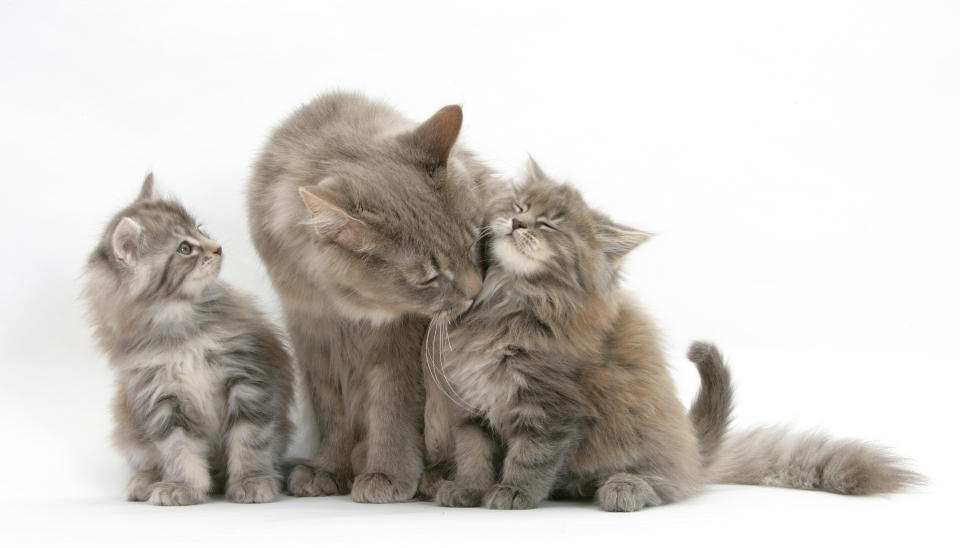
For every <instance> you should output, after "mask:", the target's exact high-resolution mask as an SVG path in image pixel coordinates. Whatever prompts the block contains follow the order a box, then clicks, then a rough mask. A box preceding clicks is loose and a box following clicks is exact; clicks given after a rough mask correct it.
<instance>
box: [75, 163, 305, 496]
mask: <svg viewBox="0 0 960 548" xmlns="http://www.w3.org/2000/svg"><path fill="white" fill-rule="evenodd" d="M221 260H222V250H221V247H220V244H218V243H217V242H215V241H214V240H212V239H210V237H209V236H207V235H206V234H204V233H203V232H202V231H201V230H200V229H199V228H198V227H197V223H196V221H194V220H193V218H192V217H191V216H190V215H189V214H188V213H187V212H186V211H185V210H184V209H183V207H182V206H181V205H180V204H179V203H176V202H173V201H169V200H163V199H160V198H158V197H157V195H156V194H155V192H154V185H153V175H152V174H151V175H148V176H147V178H146V180H145V181H144V183H143V187H142V189H141V192H140V195H139V197H138V198H137V200H136V201H135V202H134V203H133V204H132V205H130V206H128V207H126V208H125V209H124V210H123V211H121V212H120V213H118V214H117V215H116V216H115V217H114V218H113V220H111V221H110V223H109V224H108V225H107V229H106V231H105V232H104V234H103V237H102V239H101V241H100V243H99V244H98V245H97V248H96V249H95V250H94V252H93V253H92V254H91V256H90V259H89V261H88V264H87V271H86V285H85V287H84V296H85V298H86V300H87V304H88V305H89V310H90V316H91V318H92V321H93V324H94V326H95V329H96V338H97V341H98V343H99V345H100V347H101V348H102V349H103V351H104V352H105V353H106V354H107V356H108V357H109V359H110V364H111V365H112V366H113V367H114V369H115V370H116V374H117V392H116V396H115V399H114V405H113V411H114V418H115V421H116V429H115V431H114V441H115V442H116V445H117V447H118V448H119V449H120V451H121V452H122V453H123V454H124V456H125V457H126V458H127V460H128V461H129V463H130V465H131V466H132V467H133V469H134V476H133V479H132V480H131V481H130V484H129V487H128V490H127V497H128V499H129V500H133V501H142V500H148V501H150V502H151V503H153V504H159V505H165V506H179V505H184V504H196V503H199V502H202V501H203V500H204V498H205V497H206V495H207V494H208V493H211V492H221V491H222V490H223V489H224V488H225V489H226V494H227V497H229V498H230V499H231V500H233V501H234V502H246V503H252V502H269V501H272V500H274V499H275V498H276V497H277V495H278V493H279V489H280V481H279V479H280V470H279V459H280V457H282V455H283V453H284V451H285V450H286V447H287V442H288V439H289V437H290V430H291V424H290V421H289V419H288V413H289V408H290V404H291V401H292V399H291V398H292V382H293V380H292V367H291V364H290V358H289V355H288V354H287V351H286V349H285V348H284V345H283V343H282V342H281V339H280V337H279V335H278V333H277V330H276V329H275V328H274V326H272V325H271V324H270V323H269V322H268V321H267V320H266V319H265V318H264V316H263V314H261V313H260V311H259V310H257V308H256V307H255V306H254V303H253V301H252V299H251V298H250V297H248V296H246V295H244V294H242V293H239V292H237V291H235V290H233V289H232V288H230V287H229V286H227V285H226V284H225V283H223V282H220V281H218V280H217V276H218V274H219V272H220V264H221Z"/></svg>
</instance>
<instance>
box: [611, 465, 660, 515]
mask: <svg viewBox="0 0 960 548" xmlns="http://www.w3.org/2000/svg"><path fill="white" fill-rule="evenodd" d="M596 498H597V504H599V505H600V509H602V510H604V511H607V512H636V511H638V510H641V509H643V508H644V507H646V506H656V505H658V504H660V503H661V500H660V496H659V495H657V492H656V491H654V489H653V487H651V486H650V484H649V483H648V482H647V481H646V480H645V479H643V478H641V477H638V476H635V475H633V474H615V475H614V476H612V477H611V478H610V479H608V480H607V481H606V482H604V484H603V485H601V486H600V488H599V489H597V495H596Z"/></svg>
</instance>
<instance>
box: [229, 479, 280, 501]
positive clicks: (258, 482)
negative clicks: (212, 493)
mask: <svg viewBox="0 0 960 548" xmlns="http://www.w3.org/2000/svg"><path fill="white" fill-rule="evenodd" d="M279 494H280V482H279V481H277V479H276V478H273V477H271V476H250V477H246V478H242V479H239V480H237V481H233V480H231V481H228V482H227V497H228V498H229V499H230V500H232V501H233V502H239V503H243V504H255V503H260V502H272V501H274V500H276V498H277V496H278V495H279Z"/></svg>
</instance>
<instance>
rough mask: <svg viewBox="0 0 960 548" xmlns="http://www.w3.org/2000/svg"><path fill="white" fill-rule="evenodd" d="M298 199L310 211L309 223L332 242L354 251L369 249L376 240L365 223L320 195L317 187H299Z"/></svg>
mask: <svg viewBox="0 0 960 548" xmlns="http://www.w3.org/2000/svg"><path fill="white" fill-rule="evenodd" d="M299 191H300V199H302V200H303V203H304V205H306V206H307V209H308V210H309V211H310V216H311V219H310V221H309V223H310V224H312V225H313V226H314V228H316V230H317V232H318V233H319V234H320V235H321V236H324V237H326V238H327V239H329V240H330V241H332V242H336V243H338V244H340V245H342V246H344V247H346V248H349V249H352V250H354V251H369V250H371V249H372V248H373V246H374V243H375V242H376V237H375V233H374V232H373V230H372V229H371V228H370V227H369V226H367V224H366V223H364V222H363V221H361V220H360V219H357V218H356V217H353V216H352V215H350V214H349V213H347V211H345V210H344V209H343V208H341V207H339V206H337V205H336V204H335V203H334V202H333V200H330V199H328V198H324V197H321V192H320V191H319V190H318V189H314V190H313V191H311V190H307V188H306V187H300V188H299Z"/></svg>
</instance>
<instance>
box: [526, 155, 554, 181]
mask: <svg viewBox="0 0 960 548" xmlns="http://www.w3.org/2000/svg"><path fill="white" fill-rule="evenodd" d="M547 179H549V177H547V174H546V173H544V172H543V170H542V169H540V164H538V163H537V161H536V160H534V159H533V156H530V155H527V180H528V181H545V180H547Z"/></svg>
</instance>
